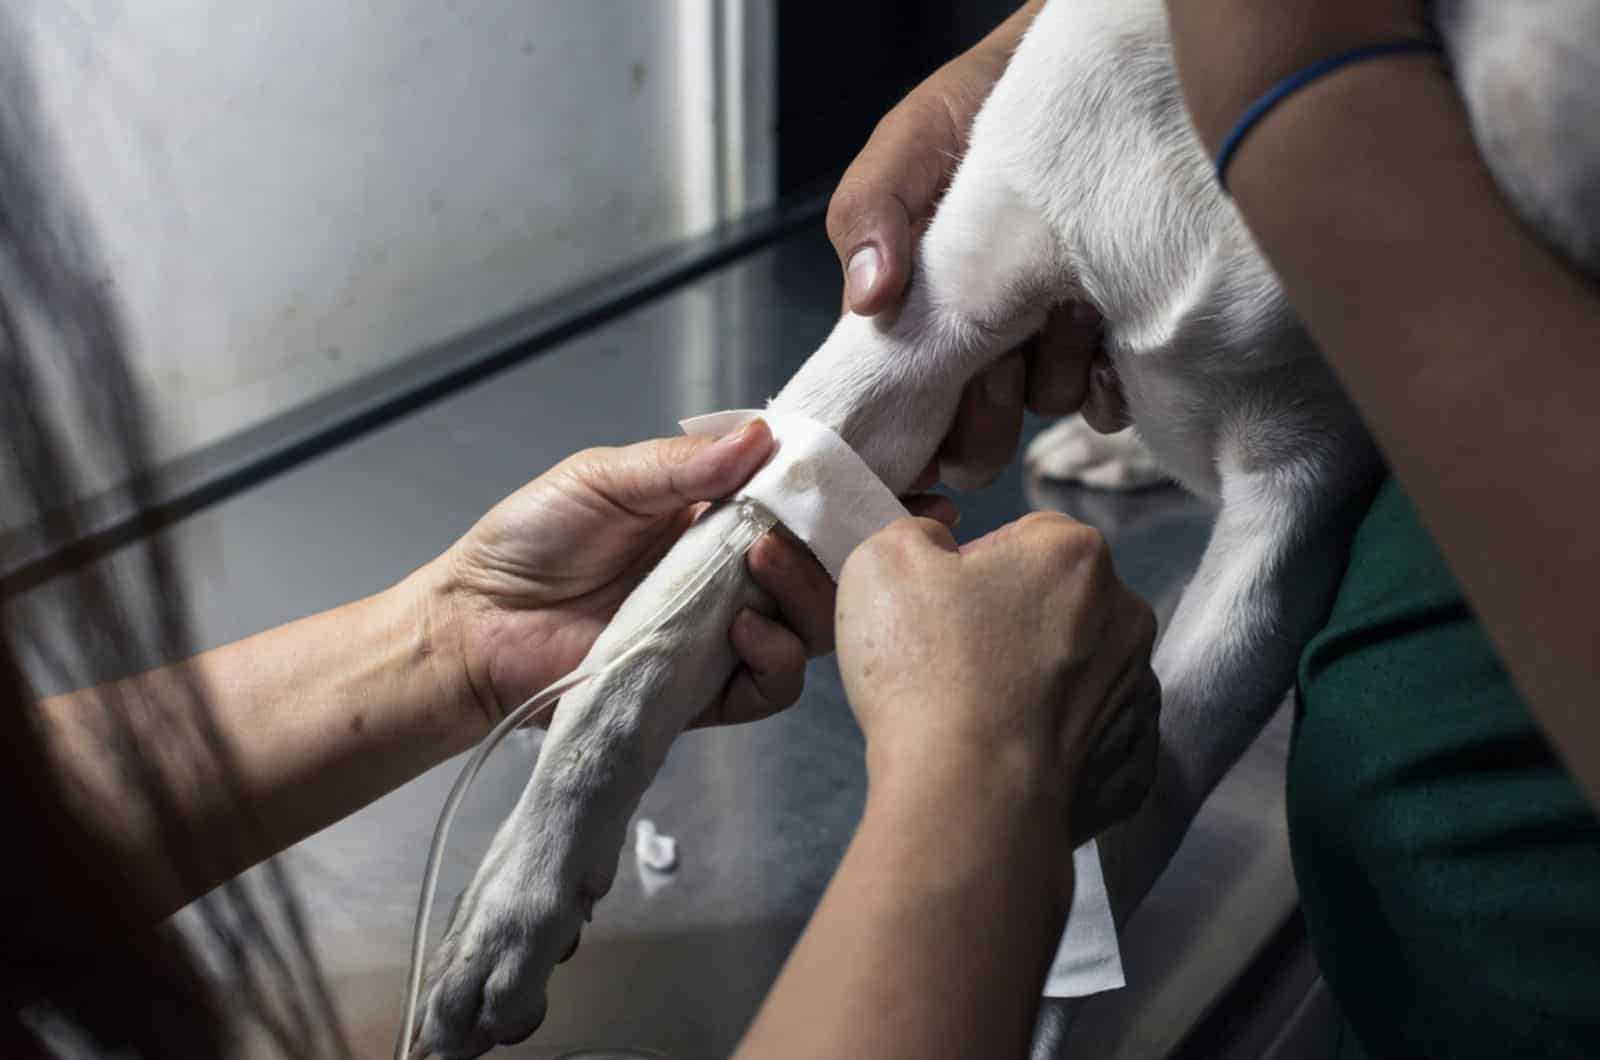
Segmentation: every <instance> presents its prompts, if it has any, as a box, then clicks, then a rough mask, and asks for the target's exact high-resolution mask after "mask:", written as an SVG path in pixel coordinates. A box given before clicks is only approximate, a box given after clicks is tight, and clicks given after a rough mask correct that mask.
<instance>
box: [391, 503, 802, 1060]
mask: <svg viewBox="0 0 1600 1060" xmlns="http://www.w3.org/2000/svg"><path fill="white" fill-rule="evenodd" d="M737 505H738V512H739V515H740V520H739V523H738V526H737V528H735V530H734V531H733V532H732V533H731V534H730V535H729V537H728V538H725V539H724V540H722V541H721V542H719V547H718V549H717V554H716V555H715V556H714V557H712V560H711V561H710V562H708V563H707V564H706V565H705V566H704V567H702V568H701V569H700V571H699V573H698V574H696V575H695V577H694V579H693V580H692V581H691V582H690V583H689V584H688V585H685V586H684V587H683V588H682V589H680V590H678V592H677V593H676V594H674V595H673V597H672V598H671V599H670V600H668V601H667V602H666V603H665V604H663V605H661V608H660V610H658V611H657V612H656V613H655V614H654V615H653V616H652V617H651V618H650V620H649V621H647V622H645V623H643V626H642V629H643V631H642V632H641V633H640V634H639V636H638V639H637V640H635V641H634V642H633V643H632V644H631V645H629V646H628V648H627V650H625V651H624V652H623V653H622V654H620V655H618V656H616V657H615V658H613V659H612V660H611V661H610V662H608V663H606V664H605V665H603V666H600V667H597V668H596V669H593V670H585V669H584V668H583V667H582V666H579V667H578V668H577V669H576V670H573V671H572V672H571V673H569V674H568V675H567V676H565V677H563V678H561V679H560V680H558V681H556V682H554V683H553V684H551V685H549V686H548V687H546V688H543V689H541V690H540V691H538V692H536V693H534V694H533V695H532V696H529V697H528V698H527V699H525V700H523V702H522V703H521V704H520V705H519V706H518V707H517V709H515V710H513V711H512V712H511V713H509V714H507V715H506V716H505V717H504V718H502V719H500V724H498V725H496V726H495V727H494V728H493V729H492V730H490V732H489V735H488V736H485V737H484V738H483V742H481V743H479V744H478V746H477V747H476V748H475V749H474V750H473V752H472V757H471V758H469V759H467V764H466V765H465V766H463V767H462V769H461V775H460V776H458V777H456V782H455V784H453V785H451V788H450V794H449V795H447V796H445V800H444V808H443V809H442V810H440V811H439V823H438V824H436V825H435V826H434V829H433V842H432V843H430V844H429V846H428V863H427V867H426V868H425V869H424V870H423V873H422V893H421V895H419V896H418V898H417V919H416V925H415V927H413V928H412V933H411V966H410V968H409V969H408V970H407V971H406V992H405V1000H404V1002H403V1004H402V1006H401V1019H402V1022H401V1024H400V1036H399V1038H398V1039H396V1041H395V1043H394V1056H395V1060H408V1058H409V1057H410V1054H411V1047H412V1042H413V1040H414V1039H415V1037H416V1033H417V1000H418V995H419V994H420V993H421V992H422V967H423V962H424V960H425V959H426V957H427V949H428V917H429V912H430V911H431V909H432V906H433V898H434V895H435V894H436V893H437V892H438V890H439V869H440V866H441V864H442V862H443V860H444V845H445V841H446V840H447V839H449V837H450V825H451V824H452V822H454V820H455V816H456V810H458V809H459V808H460V806H461V801H462V800H463V799H465V798H466V796H467V789H469V788H470V787H472V782H473V781H474V780H476V779H477V776H478V771H479V770H480V769H482V768H483V763H484V762H486V761H487V760H488V758H489V756H490V755H491V754H493V753H494V749H495V748H496V747H498V746H500V742H501V741H502V740H504V739H505V738H506V734H507V733H509V732H511V731H512V730H513V729H515V728H517V727H519V726H521V725H523V724H525V723H526V722H528V721H531V720H532V719H533V718H534V717H536V716H537V715H539V714H540V713H542V712H543V711H545V710H546V709H548V708H549V707H550V706H552V705H554V704H555V702H556V701H557V700H558V699H560V698H561V697H562V696H564V695H566V694H567V693H568V692H570V691H572V690H573V689H574V688H577V687H578V686H579V685H581V684H584V683H586V682H588V681H589V680H590V679H592V678H595V677H602V676H604V675H605V674H608V673H610V672H611V671H612V670H615V669H616V668H617V667H619V666H621V665H623V664H624V663H626V662H630V661H632V659H633V657H634V656H635V655H637V654H639V653H640V652H642V651H643V649H644V647H645V645H647V644H649V643H650V637H651V636H652V635H653V634H655V633H657V632H659V631H660V629H661V627H662V626H664V625H666V624H667V623H668V622H670V621H672V620H673V619H674V618H676V617H678V614H679V612H681V611H682V610H683V609H684V607H685V606H687V605H688V603H689V601H690V600H692V599H694V597H695V596H697V595H698V594H699V593H700V590H702V589H704V588H705V587H706V586H707V585H710V584H711V579H712V578H714V577H716V576H717V574H718V572H720V571H721V570H722V569H723V566H724V565H725V564H726V563H727V562H728V561H729V560H738V559H740V558H742V557H743V556H744V554H745V553H746V552H747V551H749V549H750V546H752V545H754V544H755V543H756V542H757V541H758V540H760V539H761V536H762V535H763V534H765V533H766V532H767V531H768V530H771V529H772V528H773V527H774V526H775V525H777V519H776V518H775V517H774V516H773V515H772V514H771V513H770V512H768V511H767V510H766V509H765V508H763V507H762V506H761V505H759V504H757V503H756V502H754V501H752V500H749V499H741V500H739V501H738V502H737Z"/></svg>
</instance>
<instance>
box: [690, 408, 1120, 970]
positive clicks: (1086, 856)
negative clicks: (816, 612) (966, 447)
mask: <svg viewBox="0 0 1600 1060" xmlns="http://www.w3.org/2000/svg"><path fill="white" fill-rule="evenodd" d="M753 419H763V420H766V421H767V426H768V427H769V428H770V429H771V430H772V437H773V440H774V442H775V443H776V448H775V450H774V452H773V454H772V457H771V459H769V460H768V461H767V463H766V464H765V465H764V466H763V467H762V468H761V470H759V471H757V472H756V473H755V475H753V476H752V477H751V479H750V481H749V482H747V483H745V486H744V488H743V489H741V490H740V491H739V496H740V497H743V498H748V499H750V500H753V501H755V502H756V503H758V504H760V505H762V506H763V507H765V508H766V509H767V510H768V511H769V512H771V513H772V514H773V516H774V517H776V518H777V520H778V521H779V522H781V523H783V525H784V526H785V527H787V528H788V529H789V532H790V533H792V534H793V535H794V536H795V537H797V538H799V539H800V540H801V541H803V542H805V545H806V547H807V548H809V549H811V551H812V553H813V554H815V555H816V557H817V559H818V560H820V561H821V562H822V565H823V567H824V568H826V569H827V571H828V573H829V574H830V575H832V576H833V578H834V580H835V581H837V580H838V578H839V571H840V570H841V569H843V567H844V561H845V560H846V559H847V558H849V556H850V553H851V552H853V551H855V549H856V546H857V545H860V544H861V542H863V541H865V540H866V539H867V538H869V537H871V536H872V535H873V534H875V533H877V532H878V531H879V530H882V529H883V528H884V527H886V526H888V525H889V524H890V523H892V522H894V521H895V520H896V519H902V518H904V517H906V516H907V515H909V514H911V513H910V512H908V511H906V509H905V506H904V505H903V504H901V503H900V500H899V498H897V497H896V496H895V495H894V492H893V491H892V490H890V489H889V487H887V486H885V485H884V484H883V481H882V480H881V479H879V478H878V476H877V475H876V474H874V473H873V471H872V469H871V468H870V467H868V466H867V464H866V461H864V460H862V459H861V457H860V456H858V455H856V451H855V450H854V449H852V448H850V446H849V445H848V444H847V443H846V442H845V440H844V439H843V438H840V437H839V436H838V435H837V434H835V433H834V432H833V431H832V430H830V429H829V428H827V427H825V426H824V425H822V424H820V423H818V422H817V421H815V420H813V419H809V418H808V417H805V416H799V415H795V414H794V413H788V412H772V411H760V410H756V409H733V410H730V411H728V412H713V413H711V414H709V415H706V416H696V417H695V418H693V419H688V420H684V421H683V422H682V423H681V424H680V426H681V427H682V428H683V430H684V433H686V434H696V435H707V436H712V437H716V436H720V435H724V434H727V433H729V432H730V431H733V430H736V429H737V428H739V427H742V426H743V425H744V424H746V423H748V422H750V421H751V420H753ZM1072 866H1073V869H1074V870H1075V875H1076V880H1077V883H1076V886H1075V887H1074V888H1073V892H1072V908H1071V911H1070V912H1069V913H1068V915H1067V928H1066V931H1065V933H1064V934H1063V935H1062V938H1061V945H1060V946H1059V947H1058V948H1057V950H1056V957H1055V961H1054V962H1053V963H1052V964H1051V966H1050V975H1049V977H1048V978H1047V979H1046V980H1045V989H1044V994H1045V996H1046V997H1085V996H1087V995H1089V994H1098V993H1101V992H1103V991H1106V990H1115V989H1117V988H1118V987H1120V986H1123V985H1124V984H1125V982H1126V980H1125V979H1124V978H1123V974H1122V953H1121V951H1120V949H1119V948H1118V946H1117V927H1116V922H1115V921H1114V920H1113V919H1112V916H1111V901H1110V898H1109V897H1108V896H1107V894H1106V883H1105V875H1104V874H1103V873H1102V872H1101V869H1100V853H1099V850H1098V848H1097V847H1096V846H1095V844H1094V841H1093V840H1090V841H1089V842H1087V843H1085V844H1084V845H1083V846H1081V847H1079V848H1078V849H1077V850H1075V851H1073V854H1072Z"/></svg>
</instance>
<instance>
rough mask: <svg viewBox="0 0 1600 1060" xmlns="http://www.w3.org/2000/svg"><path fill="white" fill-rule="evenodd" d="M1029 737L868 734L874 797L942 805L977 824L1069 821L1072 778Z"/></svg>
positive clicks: (885, 802)
mask: <svg viewBox="0 0 1600 1060" xmlns="http://www.w3.org/2000/svg"><path fill="white" fill-rule="evenodd" d="M1049 742H1050V741H1049V740H1048V739H1047V738H1041V739H1040V740H1039V741H1038V743H1037V745H1036V746H1025V745H1024V742H1023V741H1018V742H1015V743H1009V742H999V741H995V742H980V741H977V740H956V739H942V738H940V737H937V736H934V737H932V738H924V739H917V740H908V739H904V738H903V737H902V738H900V739H898V740H895V741H893V744H894V745H893V746H889V747H885V746H880V743H879V742H878V741H874V740H871V739H869V740H868V744H867V751H866V763H867V795H868V800H869V803H871V804H873V805H877V806H882V807H884V808H885V809H886V810H888V811H890V812H899V811H900V810H903V809H906V808H916V809H918V810H919V812H921V811H926V810H927V809H928V808H930V807H942V808H943V809H944V810H946V811H948V812H949V813H950V814H951V817H952V820H955V819H959V820H962V821H965V822H969V823H972V824H974V825H978V826H984V825H993V824H997V823H1003V822H1007V821H1012V820H1029V821H1033V820H1042V819H1049V820H1052V821H1056V822H1061V824H1062V825H1063V829H1062V830H1063V831H1064V825H1065V822H1066V821H1067V820H1068V819H1069V814H1070V812H1071V795H1072V784H1071V783H1070V780H1069V778H1068V777H1066V776H1065V775H1064V773H1065V771H1064V770H1062V769H1061V768H1060V765H1059V763H1058V762H1056V761H1054V760H1053V759H1052V756H1050V755H1049V754H1048V752H1047V750H1046V747H1047V746H1048V744H1049Z"/></svg>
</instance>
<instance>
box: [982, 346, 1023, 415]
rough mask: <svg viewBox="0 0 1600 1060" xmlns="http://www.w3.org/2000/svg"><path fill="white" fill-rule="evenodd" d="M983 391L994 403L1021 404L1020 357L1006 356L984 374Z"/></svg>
mask: <svg viewBox="0 0 1600 1060" xmlns="http://www.w3.org/2000/svg"><path fill="white" fill-rule="evenodd" d="M983 392H984V393H985V394H986V395H988V398H989V401H990V402H991V403H993V404H995V405H1001V406H1011V405H1020V404H1022V358H1020V357H1007V358H1006V359H1005V360H1003V361H1001V362H1000V363H999V364H997V365H995V366H994V367H992V368H990V369H989V371H988V374H987V375H985V376H984V380H983Z"/></svg>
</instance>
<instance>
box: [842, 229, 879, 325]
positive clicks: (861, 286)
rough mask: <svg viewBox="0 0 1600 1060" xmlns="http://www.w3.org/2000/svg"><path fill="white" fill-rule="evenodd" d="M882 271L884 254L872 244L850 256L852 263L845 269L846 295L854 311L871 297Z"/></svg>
mask: <svg viewBox="0 0 1600 1060" xmlns="http://www.w3.org/2000/svg"><path fill="white" fill-rule="evenodd" d="M882 271H883V254H882V252H881V251H879V250H878V248H877V247H875V246H873V245H872V244H871V243H868V244H866V245H865V246H863V247H861V248H860V249H859V250H857V251H856V252H855V253H854V254H851V255H850V261H849V262H848V263H847V264H846V265H845V267H844V293H845V297H846V298H848V299H849V300H850V308H851V309H852V310H854V309H855V307H856V306H858V305H860V304H861V303H863V302H865V301H866V300H867V299H868V298H869V297H871V295H872V289H873V287H875V286H877V283H878V274H879V273H881V272H882Z"/></svg>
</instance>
